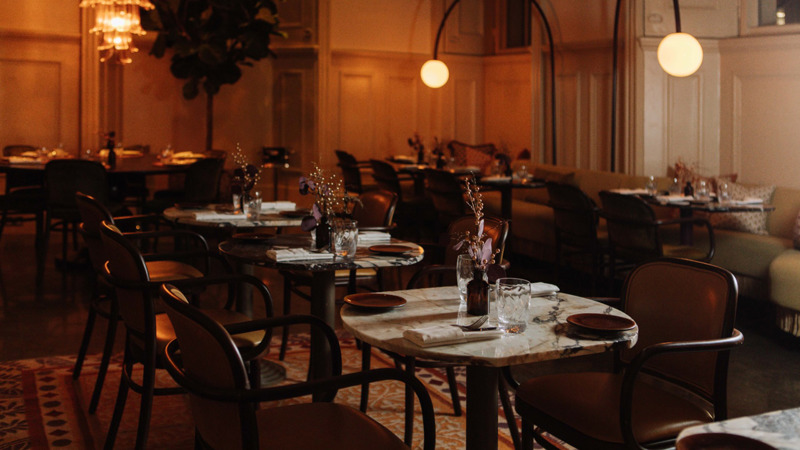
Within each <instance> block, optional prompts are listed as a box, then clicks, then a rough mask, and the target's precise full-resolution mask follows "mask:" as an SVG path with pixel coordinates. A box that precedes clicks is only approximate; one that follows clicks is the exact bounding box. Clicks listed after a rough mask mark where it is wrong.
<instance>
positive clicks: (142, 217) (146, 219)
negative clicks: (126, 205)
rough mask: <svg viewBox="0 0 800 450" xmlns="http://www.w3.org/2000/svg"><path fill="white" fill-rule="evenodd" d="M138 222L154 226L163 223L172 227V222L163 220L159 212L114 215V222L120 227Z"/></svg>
mask: <svg viewBox="0 0 800 450" xmlns="http://www.w3.org/2000/svg"><path fill="white" fill-rule="evenodd" d="M140 223H146V224H152V225H156V226H158V225H162V224H163V225H168V226H169V227H170V228H172V223H171V222H168V221H166V220H164V217H162V216H161V214H137V215H130V216H117V217H114V224H116V225H117V226H119V227H120V228H127V227H129V226H130V225H129V224H134V225H138V224H140Z"/></svg>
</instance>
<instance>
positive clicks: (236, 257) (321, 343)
mask: <svg viewBox="0 0 800 450" xmlns="http://www.w3.org/2000/svg"><path fill="white" fill-rule="evenodd" d="M372 244H377V243H374V242H371V243H359V245H358V246H357V249H356V254H355V256H354V257H353V258H351V259H344V258H338V257H335V258H330V259H327V260H318V259H308V260H302V259H300V260H292V261H283V262H278V261H275V260H273V259H270V258H269V257H268V256H267V251H268V250H275V249H284V248H303V249H309V250H310V249H312V247H313V241H312V239H311V236H310V234H280V235H276V236H272V237H270V238H269V239H264V240H259V239H233V238H232V239H229V240H226V241H223V242H221V243H220V244H219V250H220V252H221V253H222V254H223V255H225V256H226V257H228V258H229V259H230V260H232V261H233V262H234V263H235V264H236V266H237V269H238V270H239V271H241V272H242V273H252V270H253V267H254V266H261V267H268V268H273V269H288V270H298V271H308V272H311V276H312V282H311V315H313V316H315V317H317V318H319V319H322V320H323V321H324V322H325V323H327V324H328V325H330V326H331V328H335V325H336V284H335V281H336V280H335V277H336V271H337V270H353V269H367V268H375V269H378V268H386V267H401V266H409V265H412V264H416V263H418V262H420V261H422V259H423V258H424V256H425V255H424V250H423V248H422V247H420V246H419V245H417V244H414V243H411V242H405V241H399V240H396V239H391V241H388V242H386V243H385V244H386V245H393V246H405V247H407V248H408V250H407V251H404V252H403V253H392V254H382V253H376V252H373V251H371V250H370V247H373V245H372ZM382 244H383V243H382ZM242 300H244V301H243V302H239V305H240V308H242V311H241V312H244V313H245V314H252V310H251V309H250V308H251V305H250V304H249V303H248V302H247V301H246V299H242ZM329 362H330V348H329V346H328V343H327V340H326V338H325V336H324V334H323V333H322V332H321V331H319V330H317V329H315V328H314V327H312V328H311V362H310V369H309V373H310V374H311V377H312V379H320V378H325V377H328V376H330V374H331V367H330V364H329Z"/></svg>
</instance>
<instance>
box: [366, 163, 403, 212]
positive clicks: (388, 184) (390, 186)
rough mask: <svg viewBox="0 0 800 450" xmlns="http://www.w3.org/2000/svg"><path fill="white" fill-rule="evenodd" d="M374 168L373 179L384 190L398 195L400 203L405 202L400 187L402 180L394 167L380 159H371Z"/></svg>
mask: <svg viewBox="0 0 800 450" xmlns="http://www.w3.org/2000/svg"><path fill="white" fill-rule="evenodd" d="M369 162H370V165H371V166H372V178H374V179H375V182H376V183H377V184H378V186H379V187H381V188H382V189H386V190H387V191H389V192H394V193H395V194H397V198H398V201H400V202H402V201H403V189H402V188H401V187H400V179H399V178H398V177H397V171H396V170H395V168H394V166H393V165H391V164H389V163H388V162H386V161H381V160H380V159H370V160H369Z"/></svg>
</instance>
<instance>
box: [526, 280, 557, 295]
mask: <svg viewBox="0 0 800 450" xmlns="http://www.w3.org/2000/svg"><path fill="white" fill-rule="evenodd" d="M558 291H559V289H558V286H556V285H555V284H550V283H531V296H533V297H542V296H545V295H550V294H555V293H556V292H558Z"/></svg>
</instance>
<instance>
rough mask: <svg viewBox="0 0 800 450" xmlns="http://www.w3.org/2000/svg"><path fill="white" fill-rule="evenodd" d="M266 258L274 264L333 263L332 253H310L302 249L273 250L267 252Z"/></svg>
mask: <svg viewBox="0 0 800 450" xmlns="http://www.w3.org/2000/svg"><path fill="white" fill-rule="evenodd" d="M267 258H269V259H271V260H273V261H275V262H286V261H308V260H314V261H333V253H329V252H312V251H309V250H306V249H304V248H273V249H269V250H267Z"/></svg>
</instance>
